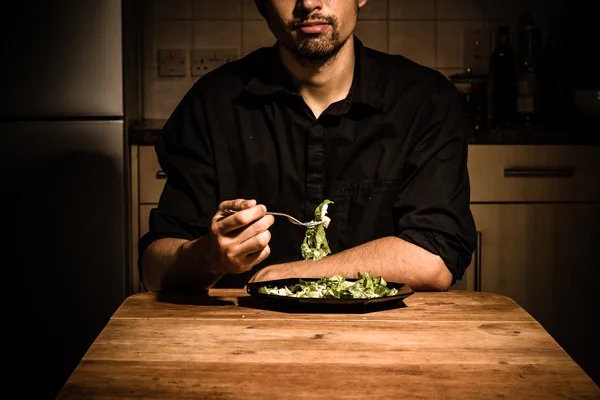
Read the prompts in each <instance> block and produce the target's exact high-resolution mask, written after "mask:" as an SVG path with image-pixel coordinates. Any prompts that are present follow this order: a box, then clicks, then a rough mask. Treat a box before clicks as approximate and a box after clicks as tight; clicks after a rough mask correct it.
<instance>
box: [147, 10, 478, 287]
mask: <svg viewBox="0 0 600 400" xmlns="http://www.w3.org/2000/svg"><path fill="white" fill-rule="evenodd" d="M256 3H257V6H258V7H259V10H260V12H261V14H262V15H263V16H264V17H265V19H266V20H267V22H268V24H269V27H270V29H271V31H272V32H273V34H274V35H275V37H276V38H277V43H276V44H275V45H274V46H273V47H272V48H263V49H259V50H257V51H255V52H253V53H251V54H250V55H248V56H247V57H245V58H244V59H242V60H239V61H236V62H232V63H229V64H227V65H226V66H223V67H222V68H220V69H218V70H216V71H214V72H213V73H210V74H207V75H206V76H204V77H202V78H201V79H199V80H198V82H196V84H195V85H194V86H193V87H192V88H191V90H190V91H189V92H188V93H187V94H186V96H185V97H184V99H183V100H182V101H181V103H180V104H179V105H178V107H177V108H176V110H175V111H174V112H173V115H172V116H171V118H170V119H169V120H168V122H167V123H166V125H165V127H164V129H163V132H162V134H161V136H160V138H159V140H158V142H157V144H156V152H157V155H158V159H159V162H160V164H161V166H162V168H163V170H164V171H165V173H166V174H167V176H168V179H167V182H166V185H165V189H164V192H163V194H162V196H161V199H160V203H159V205H158V208H156V209H154V210H152V213H151V215H150V232H148V233H147V234H146V235H145V236H144V237H143V238H142V239H141V241H140V274H141V277H142V281H143V283H144V285H145V287H146V288H147V289H148V290H155V291H159V290H192V291H194V290H206V289H208V288H210V287H212V286H219V287H242V286H244V285H245V284H246V283H247V282H248V281H264V280H270V279H280V278H287V277H301V278H308V277H317V278H318V277H322V276H331V275H334V274H341V275H345V274H348V275H349V276H350V277H353V276H356V274H357V272H361V273H364V272H370V273H371V274H372V275H373V276H378V275H382V276H383V277H384V278H385V279H386V280H388V281H396V282H405V283H407V284H408V285H409V286H410V287H411V288H413V289H414V290H447V289H448V288H449V287H450V286H451V284H453V283H454V282H456V280H457V279H460V278H461V277H462V275H463V273H464V271H465V268H466V267H467V265H468V264H469V262H470V259H471V254H472V252H473V250H474V242H475V228H474V223H473V219H472V216H471V213H470V209H469V196H470V193H469V179H468V174H467V168H466V160H467V141H466V139H467V137H466V136H467V135H466V129H465V125H464V124H463V122H462V120H461V109H460V99H459V97H458V94H457V92H456V90H455V89H454V88H453V86H452V85H451V84H450V83H449V82H448V80H447V79H446V78H445V77H443V76H442V75H441V74H439V73H438V72H436V71H433V70H431V69H428V68H425V67H422V66H419V65H417V64H415V63H413V62H411V61H409V60H407V59H406V58H404V57H401V56H392V55H388V54H384V53H380V52H377V51H374V50H371V49H367V48H365V47H364V46H363V45H362V43H361V42H360V41H359V40H358V39H357V38H355V37H354V36H353V31H354V29H355V26H356V23H357V17H358V12H359V10H360V9H361V8H362V7H363V6H365V4H366V3H367V0H277V1H275V0H263V1H259V0H257V1H256ZM325 199H328V200H331V201H333V204H331V205H330V207H329V213H328V216H329V217H330V218H331V223H330V225H329V227H328V228H327V229H326V233H327V239H328V241H329V245H330V248H331V250H332V254H331V255H329V256H327V257H325V258H323V259H321V260H319V261H312V260H308V261H305V260H301V258H300V245H301V243H302V240H303V238H304V233H305V231H304V228H302V227H298V226H296V225H293V224H290V223H289V222H288V221H287V220H285V219H278V220H277V221H275V220H274V218H273V217H272V216H270V215H265V212H266V211H267V210H271V211H278V212H285V213H287V214H290V215H293V216H295V217H297V218H299V219H301V220H306V221H308V220H311V219H313V218H314V217H313V214H314V211H315V208H316V207H317V206H318V205H319V204H320V203H321V202H322V201H323V200H325ZM225 209H235V210H238V212H237V213H235V214H233V215H230V214H228V213H225V212H224V210H225Z"/></svg>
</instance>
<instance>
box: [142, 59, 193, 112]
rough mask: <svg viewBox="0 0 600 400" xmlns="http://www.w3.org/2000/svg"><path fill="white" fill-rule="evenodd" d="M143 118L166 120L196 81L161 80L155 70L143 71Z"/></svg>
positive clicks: (188, 79)
mask: <svg viewBox="0 0 600 400" xmlns="http://www.w3.org/2000/svg"><path fill="white" fill-rule="evenodd" d="M144 72H145V74H144V118H146V119H167V118H169V117H170V116H171V113H172V112H173V110H174V109H175V107H177V104H179V103H180V102H181V99H183V96H185V94H186V93H187V91H188V90H189V89H190V88H191V87H192V85H193V84H194V82H195V81H196V80H197V79H198V78H196V77H191V76H189V75H190V74H189V73H188V76H186V77H181V78H162V77H159V76H158V73H157V72H156V70H145V71H144Z"/></svg>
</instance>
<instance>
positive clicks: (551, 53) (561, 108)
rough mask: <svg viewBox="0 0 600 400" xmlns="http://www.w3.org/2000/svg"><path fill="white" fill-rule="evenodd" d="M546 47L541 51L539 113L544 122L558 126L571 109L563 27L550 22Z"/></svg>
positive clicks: (539, 63)
mask: <svg viewBox="0 0 600 400" xmlns="http://www.w3.org/2000/svg"><path fill="white" fill-rule="evenodd" d="M547 43H548V44H547V46H546V48H544V49H541V50H540V58H539V62H538V63H537V65H538V68H537V70H538V83H539V85H538V88H539V100H540V102H539V113H540V118H539V120H541V123H542V124H544V125H546V126H556V125H558V124H561V125H562V124H564V123H565V122H566V121H567V118H566V115H565V114H566V111H567V108H568V104H567V103H568V102H567V88H566V82H565V77H566V75H567V67H568V65H569V60H568V58H567V56H566V53H565V44H564V40H563V30H562V25H561V23H560V21H559V20H556V19H555V20H553V21H551V24H550V28H549V34H548V41H547Z"/></svg>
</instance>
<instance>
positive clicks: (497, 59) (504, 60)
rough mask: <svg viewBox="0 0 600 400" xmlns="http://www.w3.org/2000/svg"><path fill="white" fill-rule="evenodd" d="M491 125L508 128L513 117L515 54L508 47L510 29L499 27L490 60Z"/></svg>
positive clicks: (511, 123) (509, 46)
mask: <svg viewBox="0 0 600 400" xmlns="http://www.w3.org/2000/svg"><path fill="white" fill-rule="evenodd" d="M490 69H491V75H492V85H491V86H492V88H491V93H492V124H493V127H494V128H500V129H502V128H504V129H505V128H510V127H511V126H512V125H513V123H514V115H515V107H516V105H515V102H516V93H515V52H514V50H513V48H512V47H511V45H510V27H508V26H501V27H500V28H499V29H498V33H497V35H496V44H495V48H494V51H493V53H492V58H491V66H490Z"/></svg>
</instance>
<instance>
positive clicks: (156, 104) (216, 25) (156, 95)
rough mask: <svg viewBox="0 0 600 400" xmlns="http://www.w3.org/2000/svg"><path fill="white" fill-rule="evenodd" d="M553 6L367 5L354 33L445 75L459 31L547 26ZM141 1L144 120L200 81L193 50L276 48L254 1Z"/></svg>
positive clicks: (169, 107)
mask: <svg viewBox="0 0 600 400" xmlns="http://www.w3.org/2000/svg"><path fill="white" fill-rule="evenodd" d="M558 1H561V0H502V1H499V2H498V1H496V0H369V1H368V3H367V5H366V6H365V7H364V8H363V9H362V10H361V12H360V14H359V22H358V26H357V29H356V35H357V37H359V38H360V39H361V41H362V42H363V43H364V44H365V45H366V46H368V47H372V48H375V49H377V50H381V51H385V52H390V53H393V54H401V55H404V56H405V57H407V58H409V59H412V60H413V61H415V62H417V63H420V64H423V65H426V66H429V67H433V68H436V69H438V70H439V71H440V72H442V73H443V74H444V75H446V76H449V75H451V74H452V73H456V72H460V71H462V69H463V65H462V63H463V42H462V41H463V39H462V36H463V33H462V32H463V29H465V28H477V27H483V26H485V27H490V28H492V29H495V28H497V26H498V25H499V24H502V23H508V24H510V25H511V26H512V27H515V24H516V21H517V20H518V15H519V14H520V13H521V12H523V11H528V10H529V11H534V12H536V21H539V25H540V26H541V27H542V28H544V27H545V26H546V25H547V22H546V21H547V14H549V13H555V14H556V13H557V12H558V11H557V10H559V8H557V6H556V3H557V2H558ZM548 2H551V3H553V6H552V7H550V6H549V5H548ZM142 3H143V6H144V12H143V14H142V15H143V18H144V32H143V43H142V47H143V52H144V64H143V65H144V80H143V82H144V87H143V90H144V115H145V117H146V118H149V119H152V118H161V119H162V118H167V117H168V116H169V115H170V114H171V113H172V111H173V109H174V107H175V105H176V104H177V103H178V102H179V100H181V97H182V96H183V94H185V92H186V90H187V89H189V87H191V85H192V84H193V83H194V82H195V80H196V79H197V78H195V77H192V76H191V74H190V68H189V60H190V56H191V51H192V49H193V48H223V47H226V48H231V47H233V48H237V49H238V52H239V55H240V56H241V57H243V56H245V55H247V54H248V53H250V52H252V51H254V50H256V49H258V48H260V47H265V46H271V45H273V44H274V43H275V38H274V36H273V34H272V33H271V31H270V30H269V27H268V26H267V23H266V21H265V20H264V19H263V18H262V16H261V15H260V14H259V12H258V11H257V9H256V6H255V4H254V0H219V1H214V0H144V1H143V2H142ZM538 14H539V16H538ZM513 29H514V28H513ZM543 33H544V34H546V32H543ZM513 35H516V32H514V31H513ZM513 37H514V36H513ZM513 43H514V42H513ZM159 48H167V49H184V50H185V51H187V52H188V57H187V59H188V66H187V69H186V70H187V75H186V77H184V78H168V77H159V76H158V73H157V68H158V63H157V51H158V49H159Z"/></svg>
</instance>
